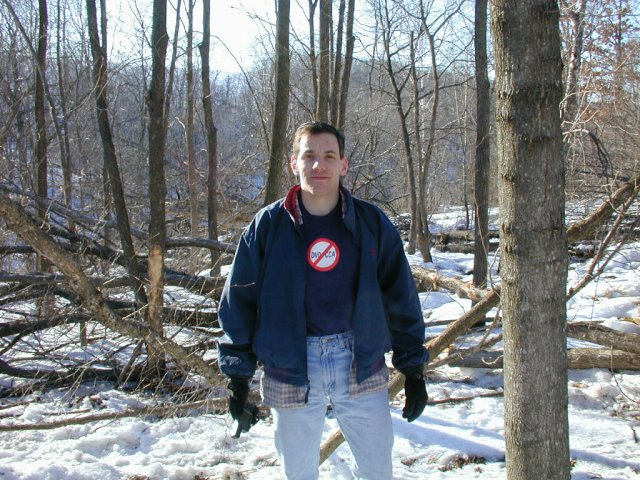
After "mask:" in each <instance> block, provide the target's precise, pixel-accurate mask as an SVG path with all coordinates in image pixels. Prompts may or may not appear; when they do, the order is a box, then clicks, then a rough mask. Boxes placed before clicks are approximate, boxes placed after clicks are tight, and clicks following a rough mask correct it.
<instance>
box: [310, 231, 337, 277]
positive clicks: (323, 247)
mask: <svg viewBox="0 0 640 480" xmlns="http://www.w3.org/2000/svg"><path fill="white" fill-rule="evenodd" d="M307 261H308V262H309V265H311V267H312V268H314V269H315V270H318V271H319V272H328V271H329V270H333V269H334V268H335V266H336V265H338V262H339V261H340V249H339V248H338V245H337V244H336V242H334V241H333V240H329V239H328V238H318V239H317V240H314V241H313V242H311V246H309V250H307Z"/></svg>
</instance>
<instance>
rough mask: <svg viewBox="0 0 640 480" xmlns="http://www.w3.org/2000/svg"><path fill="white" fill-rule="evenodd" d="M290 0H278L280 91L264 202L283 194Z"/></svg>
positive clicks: (274, 103)
mask: <svg viewBox="0 0 640 480" xmlns="http://www.w3.org/2000/svg"><path fill="white" fill-rule="evenodd" d="M290 9H291V6H290V3H289V0H278V16H277V25H276V29H277V37H276V92H275V98H274V102H273V120H272V122H271V151H270V152H269V172H268V174H267V187H266V194H265V199H264V203H265V205H268V204H270V203H271V202H274V201H275V200H276V199H277V198H278V197H280V195H281V190H282V186H281V183H282V182H281V178H282V164H283V159H284V158H285V156H286V143H287V142H286V138H287V135H286V130H287V114H288V111H289V74H290V72H289V68H290V60H289V15H290Z"/></svg>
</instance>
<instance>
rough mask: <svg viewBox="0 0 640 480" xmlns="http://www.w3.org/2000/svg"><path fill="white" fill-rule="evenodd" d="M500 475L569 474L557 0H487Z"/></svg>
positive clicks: (565, 281) (565, 283) (560, 96)
mask: <svg viewBox="0 0 640 480" xmlns="http://www.w3.org/2000/svg"><path fill="white" fill-rule="evenodd" d="M491 21H492V31H493V33H494V42H495V47H494V50H495V56H496V97H497V103H496V121H497V127H498V131H497V133H498V142H497V145H498V158H499V162H498V163H499V177H500V189H499V190H500V243H501V272H500V273H501V278H502V291H501V300H502V301H501V304H502V308H503V326H504V383H505V402H504V403H505V440H506V460H507V462H506V463H507V478H509V479H510V480H515V479H518V480H520V479H522V480H524V479H531V478H553V479H568V478H570V465H569V429H568V414H567V402H568V394H567V353H566V333H565V325H566V310H565V302H566V293H565V292H566V286H567V267H568V264H567V237H566V230H565V222H564V161H563V154H562V131H561V125H560V102H561V101H562V77H561V75H562V59H561V45H560V32H559V10H558V5H557V2H547V1H544V0H527V1H523V0H520V1H515V0H493V1H492V2H491Z"/></svg>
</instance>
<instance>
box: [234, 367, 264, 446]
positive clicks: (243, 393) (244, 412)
mask: <svg viewBox="0 0 640 480" xmlns="http://www.w3.org/2000/svg"><path fill="white" fill-rule="evenodd" d="M249 380H250V379H249V378H243V377H231V379H230V380H229V386H228V388H229V390H231V396H230V397H229V413H230V414H231V417H233V419H234V420H236V421H237V422H238V427H237V429H236V433H235V435H233V437H234V438H239V437H240V434H241V433H242V432H248V431H249V429H250V428H251V427H252V426H253V425H255V424H256V423H257V422H258V407H256V406H255V405H251V404H249V403H247V398H248V397H249Z"/></svg>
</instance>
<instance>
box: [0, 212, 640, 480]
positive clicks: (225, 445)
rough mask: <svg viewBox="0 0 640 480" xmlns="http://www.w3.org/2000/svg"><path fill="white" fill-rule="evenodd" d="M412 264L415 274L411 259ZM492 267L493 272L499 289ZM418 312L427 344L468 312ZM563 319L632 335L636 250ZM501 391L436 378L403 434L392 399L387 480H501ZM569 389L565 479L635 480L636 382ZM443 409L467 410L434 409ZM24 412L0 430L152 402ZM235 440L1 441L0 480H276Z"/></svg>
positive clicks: (334, 467) (491, 377)
mask: <svg viewBox="0 0 640 480" xmlns="http://www.w3.org/2000/svg"><path fill="white" fill-rule="evenodd" d="M443 218H444V217H443ZM447 218H448V217H447ZM439 220H441V221H442V220H443V219H442V218H441V219H438V218H437V217H436V218H435V219H434V222H436V223H437V222H438V221H439ZM492 260H495V259H493V258H492ZM410 261H411V262H412V263H420V259H419V258H418V257H417V256H412V257H410ZM496 263H497V262H495V261H494V262H493V272H494V275H495V280H496V281H498V278H497V273H496ZM426 267H428V268H436V269H438V270H440V271H441V272H443V273H445V274H447V275H453V276H456V277H457V278H460V279H462V280H469V279H470V272H471V267H472V256H470V255H464V254H450V253H440V252H434V263H433V264H429V265H426ZM587 268H588V263H572V265H571V268H570V272H569V286H571V285H574V284H575V283H577V282H578V281H579V279H580V278H581V276H582V274H584V272H585V271H586V269H587ZM421 300H422V305H423V309H424V313H425V319H426V321H427V335H429V336H433V335H437V334H438V333H439V332H440V331H442V330H443V329H444V328H445V325H444V324H443V322H442V321H443V320H453V319H455V318H457V317H458V316H459V315H460V314H461V313H462V312H464V311H465V310H467V309H469V308H470V303H469V301H467V300H464V299H460V298H458V297H457V296H455V295H451V294H448V293H442V292H430V293H422V294H421ZM567 313H568V319H569V320H570V321H575V320H592V321H603V322H604V323H605V324H606V325H608V326H609V327H612V328H615V329H618V330H621V331H626V332H634V333H640V325H639V324H638V323H639V322H640V320H639V319H640V243H634V244H630V245H627V246H625V247H624V248H622V249H621V250H620V251H619V252H618V253H617V254H616V256H615V258H614V259H613V261H611V262H610V263H609V264H608V266H607V267H606V269H605V272H604V274H603V275H601V276H600V277H599V278H598V279H597V280H595V281H593V282H592V283H591V284H590V285H589V286H588V287H586V288H585V289H583V290H582V291H581V292H580V293H579V294H578V295H576V296H575V297H574V298H572V299H571V300H570V301H569V303H568V306H567ZM0 321H1V319H0ZM429 323H431V325H429ZM498 331H499V330H498ZM481 335H482V333H479V332H476V333H473V334H470V335H469V336H467V337H465V338H464V339H461V342H462V343H463V344H465V345H466V346H470V345H472V344H473V343H474V341H477V340H478V339H479V338H480V336H481ZM576 345H580V346H584V342H578V341H574V340H570V342H569V346H570V347H571V346H576ZM0 381H2V382H5V381H6V380H3V379H2V378H0ZM502 382H503V380H502V372H501V371H500V370H491V369H462V368H453V367H446V366H445V367H440V368H437V369H436V370H434V371H433V372H432V373H431V378H430V381H429V386H428V391H429V395H430V399H431V400H432V401H434V404H432V405H429V406H428V407H427V408H426V410H425V412H424V414H423V415H422V416H421V417H420V418H419V419H418V420H416V421H415V422H413V423H411V424H409V423H407V422H406V421H405V420H403V419H402V416H401V408H402V399H401V398H399V399H398V401H397V403H394V404H393V405H392V416H393V425H394V429H395V445H394V453H393V459H394V478H396V479H425V478H428V479H460V478H465V479H466V478H482V479H502V478H505V471H506V470H505V461H504V456H505V450H504V448H505V447H504V430H503V399H502V397H501V396H500V392H501V389H502ZM568 388H569V421H570V435H571V438H570V445H571V458H572V459H573V460H574V463H575V464H574V466H573V470H572V478H573V479H576V480H586V479H594V478H597V479H636V478H640V445H639V443H638V442H639V440H638V437H639V436H640V373H639V372H635V371H634V372H632V371H621V372H616V373H611V372H609V371H608V370H604V369H591V370H572V371H570V372H569V385H568ZM490 395H493V396H490ZM449 398H455V399H463V398H466V399H467V400H465V401H460V402H456V403H438V401H440V400H444V399H449ZM28 400H29V402H26V403H16V404H15V405H12V399H3V400H0V429H1V428H2V426H5V425H19V424H33V423H42V422H47V421H49V420H50V419H51V418H58V417H53V415H56V416H57V415H60V414H64V413H72V412H83V413H82V414H83V415H86V414H90V413H106V412H109V411H113V412H118V411H122V410H124V409H125V408H127V407H138V406H140V405H142V404H144V403H147V402H149V401H151V400H153V399H150V398H143V397H140V396H135V395H131V394H127V393H125V392H122V391H116V390H113V389H112V388H111V387H110V386H109V385H107V384H104V385H99V386H95V387H91V388H78V389H75V390H74V391H73V392H72V393H69V392H67V391H61V392H52V393H49V394H46V395H39V396H36V395H33V396H32V397H30V398H28ZM14 401H15V400H14ZM335 428H336V423H335V420H331V419H328V420H327V423H326V428H325V432H326V433H327V434H329V433H330V432H332V431H333V430H334V429H335ZM234 431H235V426H234V425H233V423H232V421H231V419H230V417H229V416H227V415H223V414H212V413H207V414H204V413H200V414H198V413H196V412H192V413H189V414H183V415H182V416H175V417H171V418H158V417H152V416H149V417H144V418H125V419H117V420H103V421H99V422H95V423H89V424H84V425H70V426H65V427H59V428H55V429H50V430H33V431H1V430H0V479H2V480H12V479H20V480H45V479H51V480H62V479H68V480H97V479H99V480H111V479H113V480H116V479H117V480H120V479H153V480H158V479H174V480H202V479H276V478H281V473H280V470H279V466H278V464H277V460H276V458H275V454H274V448H273V429H272V426H271V424H270V422H269V420H268V419H267V420H265V421H261V422H259V423H258V424H257V425H255V426H254V427H253V428H252V429H251V431H250V432H249V433H248V434H243V435H242V436H241V437H240V438H239V439H235V438H233V437H232V435H233V433H234ZM348 463H349V450H348V447H347V446H346V445H345V444H343V445H342V446H340V447H339V448H338V449H337V450H336V452H335V453H334V454H333V455H332V456H331V457H330V458H329V459H328V460H327V461H326V462H324V463H323V464H322V466H321V467H320V473H321V478H323V479H346V478H351V476H350V473H349V467H348Z"/></svg>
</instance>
